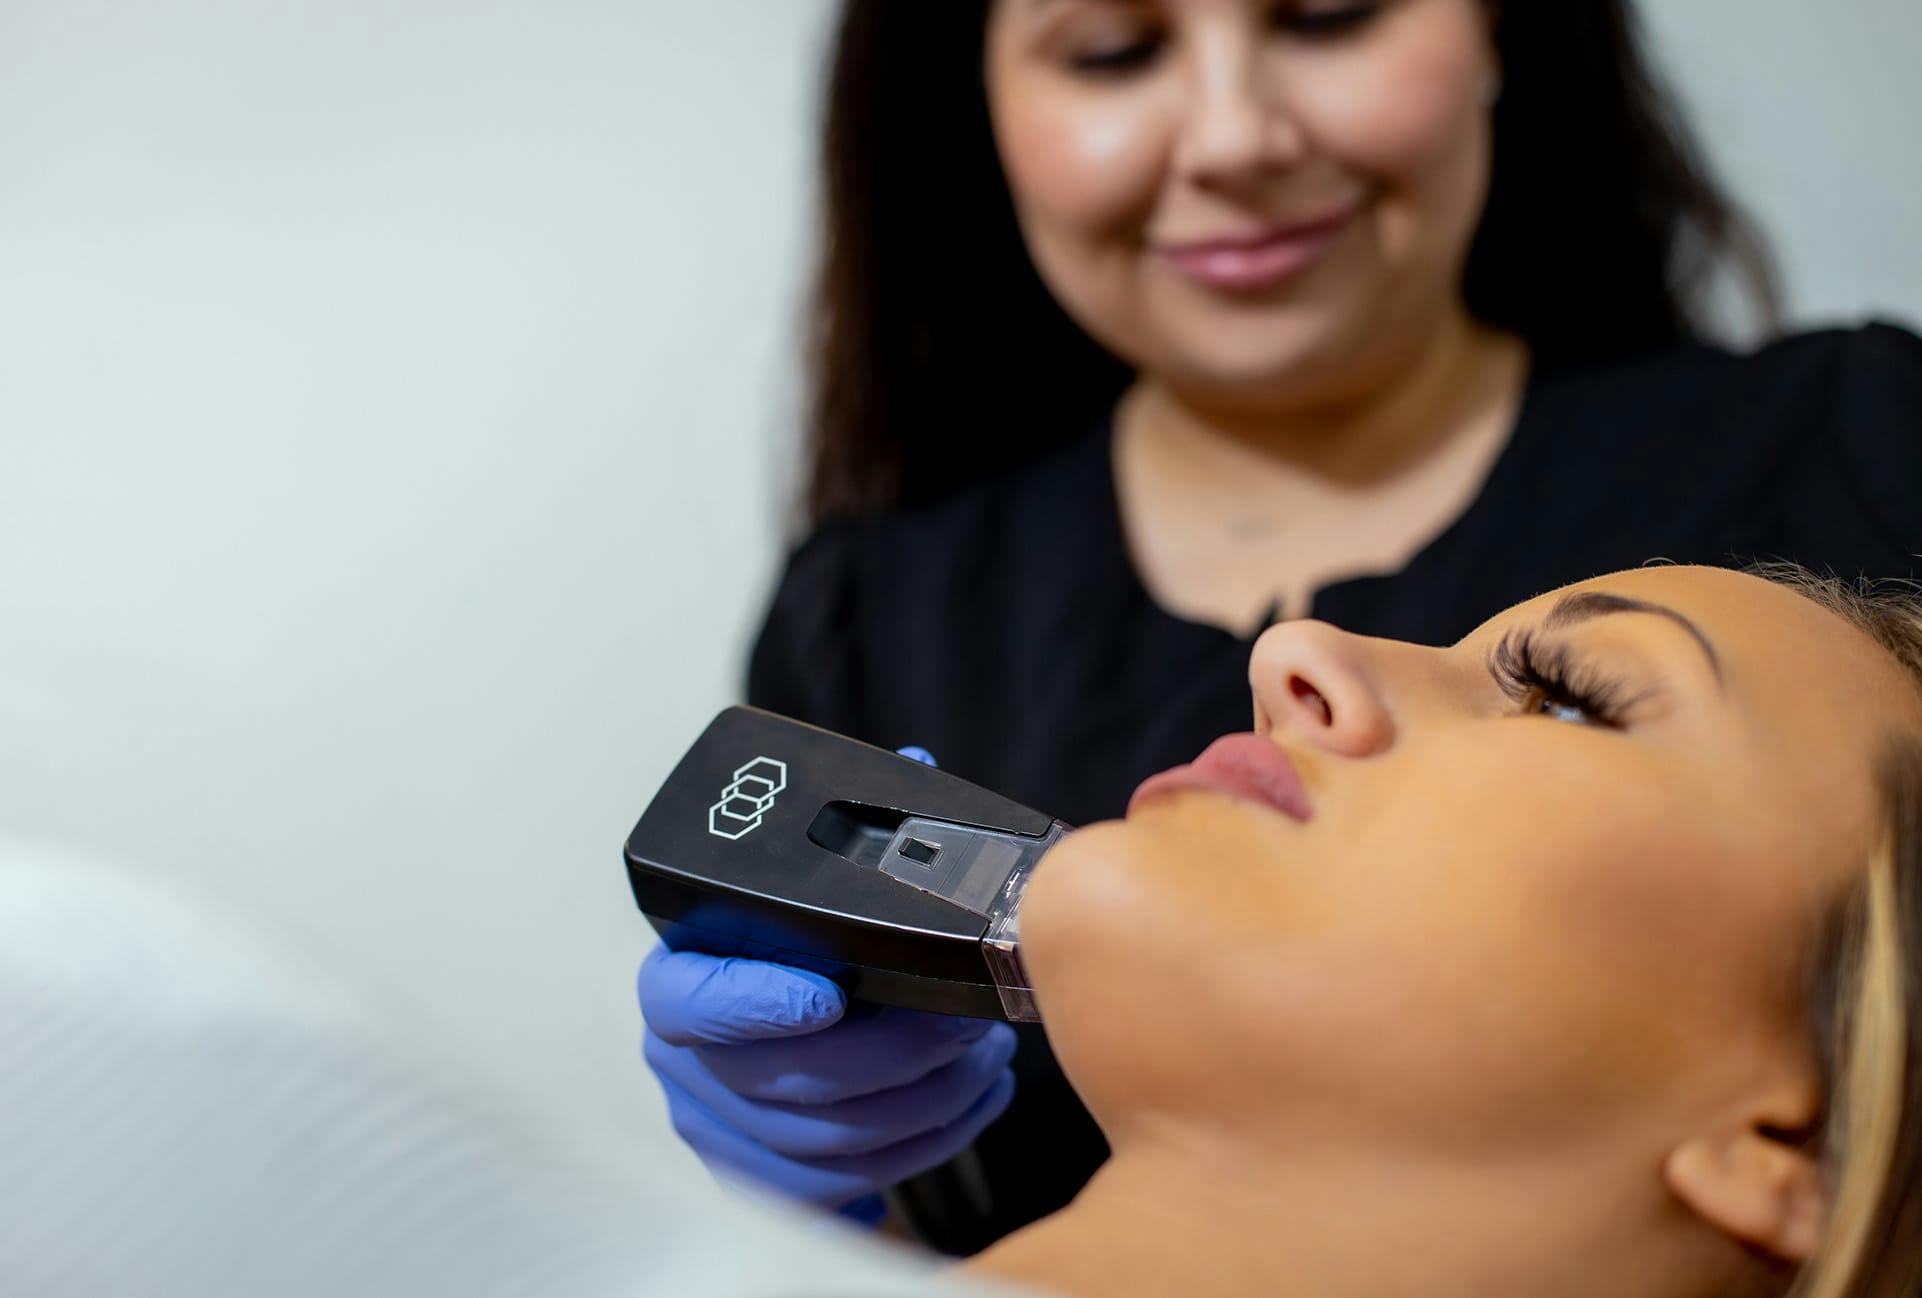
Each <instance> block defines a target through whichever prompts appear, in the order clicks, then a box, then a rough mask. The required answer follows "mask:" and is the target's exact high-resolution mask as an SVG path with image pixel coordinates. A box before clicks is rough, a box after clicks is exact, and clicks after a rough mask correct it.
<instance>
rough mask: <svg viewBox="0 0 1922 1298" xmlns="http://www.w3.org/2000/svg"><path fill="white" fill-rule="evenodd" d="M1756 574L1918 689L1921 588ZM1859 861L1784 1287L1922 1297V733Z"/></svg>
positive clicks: (1826, 967) (1840, 920)
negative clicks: (1877, 652) (1817, 610)
mask: <svg viewBox="0 0 1922 1298" xmlns="http://www.w3.org/2000/svg"><path fill="white" fill-rule="evenodd" d="M1754 571H1755V573H1756V575H1758V576H1761V577H1764V578H1766V579H1768V580H1770V581H1774V582H1776V583H1778V584H1781V585H1784V586H1788V587H1790V588H1791V589H1793V590H1796V591H1798V592H1800V593H1801V594H1802V595H1804V596H1806V597H1807V598H1809V599H1811V600H1813V601H1814V602H1815V603H1817V604H1820V605H1821V606H1822V607H1823V608H1825V609H1828V610H1829V611H1830V612H1832V613H1834V614H1835V615H1836V616H1838V617H1840V618H1842V619H1843V620H1844V621H1846V622H1848V623H1849V624H1851V625H1852V626H1854V627H1856V628H1857V629H1859V630H1861V631H1863V632H1864V633H1865V634H1867V635H1868V636H1869V637H1870V638H1871V639H1873V640H1875V641H1876V643H1878V644H1880V645H1881V646H1882V647H1883V648H1884V649H1885V650H1887V651H1888V652H1889V654H1890V655H1891V656H1893V657H1894V658H1895V660H1896V661H1897V662H1899V663H1900V664H1901V665H1902V666H1903V668H1904V669H1905V670H1906V671H1907V672H1908V673H1909V675H1910V678H1911V679H1912V681H1913V682H1914V683H1915V686H1916V689H1917V691H1918V692H1919V693H1922V594H1918V592H1917V589H1916V587H1915V586H1913V585H1912V584H1894V583H1870V582H1855V583H1850V582H1844V581H1840V580H1838V579H1835V578H1831V577H1817V576H1815V575H1813V574H1811V573H1808V572H1806V571H1804V570H1802V569H1799V568H1793V567H1786V566H1781V565H1774V566H1770V567H1767V568H1762V569H1756V570H1754ZM1877 775H1878V779H1879V781H1880V784H1881V786H1882V801H1883V808H1884V816H1883V823H1882V826H1881V829H1880V832H1879V833H1878V834H1877V836H1876V841H1875V843H1874V845H1873V847H1872V849H1871V851H1870V855H1869V861H1868V869H1867V871H1866V872H1865V873H1864V875H1863V876H1862V878H1861V879H1860V880H1859V881H1858V882H1857V883H1856V885H1855V886H1854V887H1853V888H1852V889H1851V890H1850V891H1849V893H1848V895H1847V896H1846V897H1844V898H1843V900H1842V901H1841V903H1840V904H1838V905H1837V906H1836V907H1835V909H1834V912H1833V913H1832V914H1831V915H1830V916H1829V918H1828V923H1827V925H1826V931H1825V933H1824V935H1823V941H1822V943H1821V946H1820V949H1819V952H1818V957H1817V959H1816V961H1815V964H1814V968H1813V969H1812V971H1811V973H1812V977H1811V982H1810V988H1811V998H1810V999H1811V1004H1810V1012H1811V1017H1812V1019H1813V1021H1814V1025H1815V1031H1816V1038H1817V1048H1818V1051H1819V1053H1820V1056H1821V1060H1822V1071H1823V1081H1824V1086H1825V1092H1826V1095H1827V1103H1826V1106H1825V1113H1824V1117H1823V1122H1822V1126H1821V1129H1820V1131H1819V1133H1818V1134H1817V1137H1816V1143H1815V1146H1814V1148H1815V1152H1817V1153H1818V1155H1819V1157H1820V1159H1821V1163H1822V1167H1823V1171H1824V1173H1825V1175H1826V1177H1827V1180H1828V1183H1829V1191H1830V1210H1829V1219H1828V1222H1827V1225H1826V1229H1825V1231H1824V1233H1823V1241H1822V1245H1821V1248H1820V1249H1819V1250H1818V1252H1817V1253H1816V1255H1815V1256H1814V1257H1813V1258H1812V1259H1810V1261H1809V1263H1808V1265H1807V1266H1805V1267H1804V1268H1803V1269H1802V1273H1801V1275H1800V1276H1799V1277H1798V1278H1797V1280H1796V1283H1795V1285H1794V1286H1793V1288H1792V1289H1791V1291H1790V1292H1791V1295H1792V1298H1917V1295H1922V737H1918V736H1907V737H1892V738H1891V740H1890V745H1889V748H1888V750H1887V752H1886V753H1885V754H1884V756H1883V758H1882V761H1881V764H1880V768H1879V770H1878V772H1877Z"/></svg>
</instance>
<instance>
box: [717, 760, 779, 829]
mask: <svg viewBox="0 0 1922 1298" xmlns="http://www.w3.org/2000/svg"><path fill="white" fill-rule="evenodd" d="M786 787H787V763H786V762H779V761H776V760H775V759H774V758H772V757H757V758H755V759H754V760H753V761H751V762H749V763H748V764H747V765H746V766H743V767H741V768H740V769H739V770H737V771H735V772H734V783H732V784H730V785H728V786H727V787H726V788H725V789H722V790H721V800H720V801H719V802H717V803H715V804H714V805H713V806H711V807H709V808H708V809H707V832H708V833H710V834H712V835H714V836H715V837H716V838H726V839H736V838H745V837H747V836H748V835H749V834H751V833H753V832H754V831H755V830H757V829H759V828H760V827H761V817H763V816H765V815H767V813H768V812H769V811H770V810H772V809H773V807H774V795H775V794H777V793H779V792H780V791H781V790H782V789H785V788H786Z"/></svg>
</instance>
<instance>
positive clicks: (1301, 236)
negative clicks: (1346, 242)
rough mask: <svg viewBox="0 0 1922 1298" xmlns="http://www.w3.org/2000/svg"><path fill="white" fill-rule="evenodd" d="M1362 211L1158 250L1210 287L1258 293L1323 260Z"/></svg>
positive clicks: (1157, 247) (1354, 207) (1354, 209)
mask: <svg viewBox="0 0 1922 1298" xmlns="http://www.w3.org/2000/svg"><path fill="white" fill-rule="evenodd" d="M1358 211H1360V208H1359V206H1358V205H1350V206H1348V207H1344V208H1342V209H1341V210H1340V211H1337V212H1333V213H1331V214H1329V215H1327V216H1323V217H1318V218H1316V219H1315V220H1312V221H1303V222H1297V223H1295V224H1293V225H1285V226H1284V225H1277V226H1270V227H1268V228H1267V229H1264V230H1257V231H1253V232H1250V233H1248V234H1244V235H1237V236H1231V237H1228V238H1221V239H1206V240H1198V241H1195V242H1191V243H1161V244H1156V245H1155V250H1156V251H1157V252H1159V253H1160V254H1161V255H1162V256H1164V257H1166V258H1167V259H1168V261H1169V262H1170V263H1172V264H1173V265H1174V266H1175V267H1176V269H1178V270H1180V271H1181V272H1182V273H1183V274H1185V275H1187V276H1188V277H1189V278H1191V279H1194V280H1198V281H1199V282H1201V283H1202V284H1205V285H1207V286H1208V287H1210V288H1214V289H1220V290H1224V291H1227V292H1239V293H1246V292H1255V291H1259V290H1261V289H1266V288H1273V287H1274V286H1276V285H1278V284H1281V283H1282V282H1284V281H1286V280H1288V279H1291V278H1293V277H1294V276H1296V275H1298V274H1300V273H1301V272H1302V271H1305V270H1307V269H1308V267H1309V266H1311V265H1313V264H1314V263H1315V262H1316V261H1318V260H1320V258H1321V256H1322V254H1323V253H1325V252H1327V251H1328V249H1329V247H1330V246H1332V245H1333V244H1334V242H1335V240H1337V239H1339V238H1340V237H1341V235H1342V232H1343V231H1345V230H1346V229H1347V228H1348V226H1349V225H1350V223H1351V222H1352V221H1353V220H1354V217H1355V215H1356V213H1357V212H1358Z"/></svg>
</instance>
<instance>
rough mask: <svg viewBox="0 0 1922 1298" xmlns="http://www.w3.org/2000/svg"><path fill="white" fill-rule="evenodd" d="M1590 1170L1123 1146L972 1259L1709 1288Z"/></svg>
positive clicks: (1446, 1286) (1287, 1277) (1373, 1296)
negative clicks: (1082, 1185) (1259, 1157)
mask: <svg viewBox="0 0 1922 1298" xmlns="http://www.w3.org/2000/svg"><path fill="white" fill-rule="evenodd" d="M1594 1171H1595V1169H1594V1168H1593V1167H1592V1166H1591V1167H1588V1168H1585V1169H1581V1170H1579V1171H1578V1170H1576V1169H1572V1168H1571V1167H1569V1166H1568V1165H1567V1161H1566V1160H1562V1161H1561V1165H1560V1166H1557V1165H1556V1160H1550V1159H1541V1160H1539V1161H1538V1162H1537V1163H1536V1164H1534V1165H1529V1166H1510V1165H1497V1164H1494V1163H1490V1164H1487V1165H1484V1166H1479V1167H1461V1166H1449V1167H1442V1166H1432V1167H1424V1166H1421V1165H1418V1164H1415V1163H1413V1162H1411V1161H1409V1160H1403V1159H1396V1158H1392V1157H1380V1158H1356V1157H1350V1158H1348V1159H1346V1160H1343V1161H1341V1162H1339V1163H1333V1164H1331V1163H1329V1162H1326V1161H1320V1162H1317V1161H1313V1160H1304V1161H1299V1162H1295V1161H1282V1162H1275V1161H1268V1162H1257V1161H1256V1160H1252V1159H1248V1158H1246V1157H1243V1156H1238V1155H1233V1154H1220V1153H1215V1154H1207V1153H1201V1152H1196V1151H1180V1150H1177V1149H1175V1148H1174V1147H1172V1146H1167V1145H1164V1146H1160V1147H1152V1148H1141V1147H1135V1148H1131V1149H1127V1150H1122V1149H1119V1148H1118V1149H1117V1151H1116V1154H1115V1156H1114V1157H1113V1158H1112V1159H1110V1160H1109V1162H1108V1163H1107V1164H1106V1165H1105V1166H1104V1167H1103V1168H1102V1170H1101V1171H1100V1172H1099V1173H1098V1174H1097V1175H1096V1177H1095V1179H1094V1180H1093V1181H1092V1182H1090V1183H1089V1185H1088V1186H1087V1188H1086V1189H1084V1190H1083V1191H1082V1193H1081V1195H1080V1196H1079V1197H1078V1198H1077V1199H1076V1200H1075V1201H1074V1202H1073V1203H1072V1204H1071V1205H1069V1206H1068V1207H1067V1208H1065V1209H1063V1210H1062V1211H1061V1212H1059V1213H1056V1214H1055V1215H1054V1216H1052V1217H1048V1218H1045V1219H1043V1220H1042V1221H1040V1222H1038V1223H1036V1224H1035V1225H1032V1226H1030V1227H1028V1228H1027V1229H1025V1230H1023V1231H1020V1232H1018V1233H1016V1234H1014V1235H1011V1236H1009V1237H1008V1238H1007V1239H1005V1240H1002V1241H1001V1242H1000V1243H998V1244H996V1245H995V1246H994V1247H992V1248H991V1249H989V1250H988V1251H986V1252H984V1253H982V1254H981V1255H979V1256H978V1257H976V1258H974V1259H972V1260H971V1261H970V1262H969V1263H968V1264H967V1269H968V1270H970V1271H974V1272H977V1273H979V1274H981V1275H983V1276H986V1277H988V1278H990V1279H999V1280H1004V1281H1010V1282H1014V1283H1016V1284H1023V1285H1028V1286H1032V1287H1035V1288H1038V1289H1041V1290H1043V1291H1045V1292H1049V1293H1053V1294H1060V1295H1069V1296H1073V1298H1080V1296H1082V1295H1085V1296H1086V1298H1136V1296H1137V1295H1138V1296H1139V1298H1149V1296H1150V1295H1155V1296H1157V1298H1165V1295H1168V1294H1180V1295H1182V1298H1244V1296H1246V1298H1257V1296H1259V1298H1505V1296H1511V1295H1512V1296H1514V1298H1519V1296H1520V1295H1524V1294H1526V1295H1528V1296H1529V1298H1602V1296H1604V1295H1607V1296H1610V1298H1626V1296H1627V1295H1631V1294H1633V1295H1635V1296H1636V1298H1681V1296H1682V1295H1687V1294H1699V1293H1701V1292H1704V1289H1703V1287H1702V1283H1701V1281H1702V1271H1701V1263H1702V1262H1703V1257H1702V1256H1701V1255H1700V1254H1699V1253H1693V1252H1691V1251H1690V1250H1691V1249H1692V1248H1694V1247H1695V1244H1694V1243H1692V1242H1690V1243H1684V1244H1679V1245H1676V1246H1674V1247H1669V1248H1666V1249H1663V1248H1660V1247H1652V1246H1651V1239H1659V1238H1661V1231H1660V1229H1659V1227H1658V1225H1656V1224H1651V1223H1659V1222H1660V1220H1661V1212H1662V1211H1663V1206H1662V1205H1661V1203H1660V1202H1659V1200H1658V1199H1657V1200H1656V1201H1652V1202H1651V1203H1648V1204H1643V1203H1641V1202H1623V1201H1622V1200H1621V1199H1620V1198H1619V1197H1617V1198H1614V1199H1610V1198H1606V1197H1604V1198H1600V1199H1598V1197H1597V1196H1596V1194H1595V1193H1594V1186H1593V1178H1594ZM1638 1214H1642V1215H1638ZM1585 1259H1586V1260H1585Z"/></svg>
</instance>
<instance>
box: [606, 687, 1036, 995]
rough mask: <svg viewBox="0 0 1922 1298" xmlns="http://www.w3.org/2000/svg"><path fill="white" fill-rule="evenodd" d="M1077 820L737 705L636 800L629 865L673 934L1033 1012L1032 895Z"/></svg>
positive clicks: (839, 978) (646, 906)
mask: <svg viewBox="0 0 1922 1298" xmlns="http://www.w3.org/2000/svg"><path fill="white" fill-rule="evenodd" d="M1067 832H1068V827H1067V826H1066V825H1064V824H1062V823H1061V822H1060V821H1058V820H1054V819H1051V818H1050V817H1048V816H1045V815H1043V814H1042V813H1040V812H1038V811H1032V810H1030V809H1029V808H1027V807H1024V806H1021V805H1020V804H1019V803H1016V802H1011V801H1009V800H1008V799H1007V798H1004V797H1001V796H1000V795H999V794H995V793H990V792H989V791H988V790H986V789H983V788H981V787H979V786H978V785H973V784H969V783H968V782H967V781H966V780H962V779H958V778H956V777H955V776H953V775H949V774H948V773H946V772H945V771H939V770H936V769H934V768H933V767H930V766H924V765H922V764H921V763H920V762H917V761H914V760H912V759H910V758H906V757H902V756H900V755H898V754H895V753H891V752H888V751H887V750H886V749H882V748H874V747H871V746H869V745H867V744H863V743H860V742H858V741H856V740H853V739H849V738H847V737H845V736H843V735H837V734H834V733H832V732H830V731H827V730H821V729H818V728H816V727H814V726H810V725H804V724H803V723H801V722H799V721H794V720H790V719H789V718H787V717H781V716H776V715H774V714H773V713H771V712H763V711H761V710H759V709H758V708H744V707H735V708H728V709H726V710H725V711H723V712H722V713H720V715H718V716H716V717H715V718H714V720H713V721H712V722H711V723H709V725H708V727H707V729H706V730H705V731H704V732H703V733H702V735H701V737H700V738H699V739H697V740H695V741H694V745H693V747H691V748H689V749H688V750H687V754H686V755H685V756H684V757H682V758H681V760H680V763H679V764H678V765H677V766H675V768H674V771H673V773H672V774H670V775H669V776H668V777H667V781H666V782H665V783H664V784H662V785H661V788H660V791H659V792H658V793H656V794H655V795H654V800H653V801H652V802H650V803H649V804H648V807H647V810H646V811H645V812H643V813H642V815H641V819H640V823H639V824H637V825H635V826H634V832H633V833H632V834H630V835H628V839H627V850H626V858H627V874H628V881H629V883H630V884H632V886H633V889H634V900H635V901H636V902H637V903H639V905H640V908H641V911H642V912H643V913H644V914H645V915H646V916H647V918H648V920H649V922H651V923H652V924H653V925H654V927H655V929H657V930H658V931H659V932H660V935H661V940H662V941H663V942H665V943H666V944H667V945H668V946H669V947H670V948H672V949H674V950H677V951H683V950H686V951H704V952H708V953H710V954H713V955H740V956H751V957H753V958H756V959H761V960H771V961H775V962H777V963H780V964H788V965H794V966H796V967H798V968H802V969H809V970H813V971H814V972H816V973H821V974H825V975H827V976H828V977H830V978H833V979H834V980H835V981H836V982H837V983H839V984H840V985H841V987H842V988H844V989H845V990H846V991H847V993H848V994H849V995H850V996H851V997H854V998H856V999H858V1000H865V1001H873V1002H878V1003H880V1004H884V1005H899V1006H904V1007H906V1008H908V1009H917V1010H933V1011H936V1012H939V1013H945V1014H966V1015H972V1016H974V1017H976V1018H1004V1019H1008V1020H1010V1021H1012V1022H1016V1023H1033V1022H1038V1021H1039V1020H1040V1014H1039V1012H1038V1011H1037V1009H1036V1007H1035V1001H1034V993H1033V991H1032V989H1031V988H1030V987H1029V985H1028V978H1027V973H1026V971H1025V970H1024V968H1023V966H1022V963H1021V899H1022V896H1023V894H1024V892H1025V891H1026V889H1027V885H1028V878H1029V876H1030V875H1031V874H1032V872H1033V870H1034V867H1035V864H1036V863H1037V862H1038V861H1039V860H1040V859H1041V856H1042V854H1043V853H1044V852H1046V851H1047V850H1048V849H1049V848H1050V847H1052V846H1054V844H1055V843H1056V842H1058V841H1059V840H1060V838H1061V836H1062V835H1063V834H1065V833H1067Z"/></svg>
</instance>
